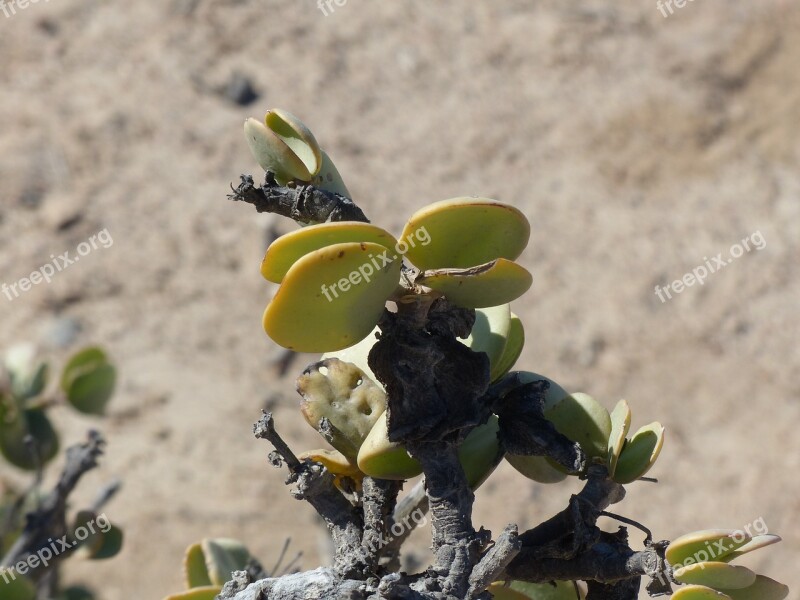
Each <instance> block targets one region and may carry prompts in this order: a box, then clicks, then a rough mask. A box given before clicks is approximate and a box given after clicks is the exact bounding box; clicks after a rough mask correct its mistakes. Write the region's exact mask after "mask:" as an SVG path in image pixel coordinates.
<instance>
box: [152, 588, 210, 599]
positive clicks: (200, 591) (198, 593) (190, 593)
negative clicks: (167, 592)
mask: <svg viewBox="0 0 800 600" xmlns="http://www.w3.org/2000/svg"><path fill="white" fill-rule="evenodd" d="M221 591H222V586H221V585H219V586H217V585H211V586H205V587H198V588H194V589H191V590H187V591H185V592H179V593H177V594H172V595H171V596H167V597H166V598H164V600H214V598H216V597H217V595H219V593H220V592H221Z"/></svg>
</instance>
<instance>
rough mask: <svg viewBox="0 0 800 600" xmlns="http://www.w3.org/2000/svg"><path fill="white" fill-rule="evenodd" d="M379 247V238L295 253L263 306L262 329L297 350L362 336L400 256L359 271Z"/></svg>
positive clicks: (335, 345)
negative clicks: (298, 255) (296, 256)
mask: <svg viewBox="0 0 800 600" xmlns="http://www.w3.org/2000/svg"><path fill="white" fill-rule="evenodd" d="M384 252H386V248H385V247H384V246H381V245H378V244H374V243H370V242H362V243H352V242H351V243H343V244H334V245H332V246H328V247H326V248H322V249H320V250H315V251H313V252H310V253H308V254H306V255H305V256H303V257H302V258H300V259H299V260H298V261H297V262H295V263H294V264H293V265H292V266H291V268H290V269H289V271H288V272H287V273H286V276H285V277H284V279H283V283H282V284H281V287H280V288H279V289H278V292H277V293H276V294H275V297H274V298H273V299H272V301H271V302H270V303H269V305H268V306H267V309H266V311H265V312H264V319H263V323H264V329H265V331H266V332H267V334H268V335H269V336H270V337H271V338H272V339H273V340H275V341H276V342H277V343H278V344H280V345H282V346H284V347H286V348H289V349H291V350H295V351H297V352H325V351H331V350H340V349H342V348H347V347H348V346H352V345H353V344H355V343H357V342H359V341H361V340H362V339H364V337H366V336H367V334H369V332H370V331H372V329H373V328H374V327H375V325H377V323H378V319H380V316H381V314H383V310H384V306H385V304H386V300H387V298H388V297H389V296H390V294H391V293H392V292H393V291H394V290H395V288H396V287H397V283H398V281H399V278H400V265H401V261H399V260H392V261H391V262H390V263H389V264H388V265H383V264H380V267H379V268H377V269H374V272H373V273H372V274H370V275H369V277H368V280H367V277H366V276H364V273H365V272H366V270H365V269H363V267H364V266H365V265H370V267H372V266H373V265H374V264H375V263H373V262H372V261H373V260H375V261H378V262H380V260H381V259H380V258H378V257H380V256H381V255H382V254H383V253H384ZM389 258H391V257H389ZM359 269H362V270H359ZM331 288H333V289H331Z"/></svg>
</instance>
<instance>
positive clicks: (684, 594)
mask: <svg viewBox="0 0 800 600" xmlns="http://www.w3.org/2000/svg"><path fill="white" fill-rule="evenodd" d="M672 600H731V597H730V596H728V595H726V594H723V593H722V592H718V591H716V590H712V589H711V588H709V587H705V586H703V585H689V586H686V587H681V588H679V589H678V591H676V592H675V593H674V594H672Z"/></svg>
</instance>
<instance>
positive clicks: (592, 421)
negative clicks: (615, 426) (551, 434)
mask: <svg viewBox="0 0 800 600" xmlns="http://www.w3.org/2000/svg"><path fill="white" fill-rule="evenodd" d="M544 416H545V417H546V418H547V419H548V420H549V421H550V422H552V423H553V425H555V427H556V430H558V432H559V433H561V434H563V435H565V436H567V437H568V438H569V439H571V440H572V441H573V442H577V443H579V444H580V445H581V448H582V449H583V451H584V452H585V453H586V454H587V455H588V456H590V457H601V458H603V459H605V457H606V454H607V453H608V438H609V437H610V436H611V416H610V415H609V414H608V410H606V408H605V407H604V406H603V405H602V404H600V403H599V402H598V401H597V400H595V399H594V398H592V397H591V396H589V395H588V394H583V393H576V394H572V395H570V396H566V397H564V398H562V399H561V400H560V401H559V402H558V403H557V404H556V405H555V406H553V407H552V408H550V409H548V410H546V411H545V412H544Z"/></svg>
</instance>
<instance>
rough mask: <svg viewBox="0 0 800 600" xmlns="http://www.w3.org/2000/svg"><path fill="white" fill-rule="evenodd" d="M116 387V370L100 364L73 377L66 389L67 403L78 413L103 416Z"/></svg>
mask: <svg viewBox="0 0 800 600" xmlns="http://www.w3.org/2000/svg"><path fill="white" fill-rule="evenodd" d="M116 385H117V369H116V368H115V367H114V365H110V364H102V365H99V366H97V367H96V368H95V369H93V370H91V371H88V372H84V373H82V374H80V375H78V376H77V377H75V378H74V379H73V380H72V382H71V383H70V385H69V388H68V389H67V394H66V395H67V401H68V402H69V403H70V404H71V405H72V406H73V407H74V408H75V409H76V410H78V411H80V412H82V413H84V414H89V415H103V414H105V412H106V406H108V402H109V400H111V396H113V395H114V389H115V388H116Z"/></svg>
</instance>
